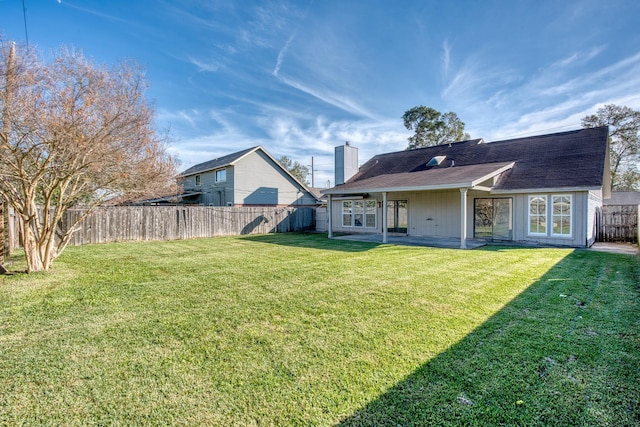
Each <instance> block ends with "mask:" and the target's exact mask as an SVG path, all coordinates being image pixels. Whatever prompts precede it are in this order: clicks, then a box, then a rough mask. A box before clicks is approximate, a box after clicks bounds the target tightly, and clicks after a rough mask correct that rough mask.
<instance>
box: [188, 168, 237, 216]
mask: <svg viewBox="0 0 640 427" xmlns="http://www.w3.org/2000/svg"><path fill="white" fill-rule="evenodd" d="M221 169H226V171H227V172H226V175H227V179H226V180H225V181H222V182H216V171H215V170H213V171H207V172H203V173H201V174H199V175H200V185H196V175H191V176H188V177H186V178H184V179H183V181H182V185H183V187H184V190H185V191H201V192H202V193H204V194H202V195H201V196H200V198H199V200H198V203H199V204H200V205H204V206H227V203H232V204H233V202H234V198H233V182H234V168H233V166H227V167H226V168H221ZM218 170H220V169H218Z"/></svg>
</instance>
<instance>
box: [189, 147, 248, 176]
mask: <svg viewBox="0 0 640 427" xmlns="http://www.w3.org/2000/svg"><path fill="white" fill-rule="evenodd" d="M258 148H260V146H255V147H251V148H247V149H246V150H242V151H238V152H236V153H232V154H227V155H226V156H222V157H218V158H216V159H213V160H208V161H206V162H203V163H199V164H197V165H195V166H191V167H190V168H189V169H187V170H186V171H184V172H182V173H181V174H180V175H181V176H189V175H193V174H196V173H202V172H206V171H210V170H214V169H218V168H221V167H224V166H228V165H230V164H232V163H233V162H235V161H236V160H238V159H240V158H241V157H242V156H244V155H246V154H248V153H250V152H252V151H254V150H256V149H258Z"/></svg>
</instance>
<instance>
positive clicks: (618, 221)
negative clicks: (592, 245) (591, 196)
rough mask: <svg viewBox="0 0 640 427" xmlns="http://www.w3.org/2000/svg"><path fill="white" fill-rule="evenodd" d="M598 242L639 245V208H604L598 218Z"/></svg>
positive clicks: (633, 206) (625, 206) (610, 206)
mask: <svg viewBox="0 0 640 427" xmlns="http://www.w3.org/2000/svg"><path fill="white" fill-rule="evenodd" d="M596 224H597V225H596V230H597V233H598V234H597V241H598V242H631V243H638V206H637V205H608V206H602V208H601V209H600V210H599V211H598V213H597V216H596Z"/></svg>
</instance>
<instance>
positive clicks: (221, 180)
mask: <svg viewBox="0 0 640 427" xmlns="http://www.w3.org/2000/svg"><path fill="white" fill-rule="evenodd" d="M223 171H224V179H218V172H223ZM215 178H216V182H225V181H226V180H227V169H218V170H217V171H216V172H215Z"/></svg>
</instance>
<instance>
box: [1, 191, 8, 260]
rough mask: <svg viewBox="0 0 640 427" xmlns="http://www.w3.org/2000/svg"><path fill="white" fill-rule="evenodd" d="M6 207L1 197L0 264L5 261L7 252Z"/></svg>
mask: <svg viewBox="0 0 640 427" xmlns="http://www.w3.org/2000/svg"><path fill="white" fill-rule="evenodd" d="M5 211H6V208H5V206H4V200H3V199H2V198H0V266H1V265H3V264H4V262H5V254H6V253H7V250H6V248H7V247H8V245H7V230H6V228H5V221H4V219H5V216H6V214H7V213H6V212H5Z"/></svg>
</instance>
